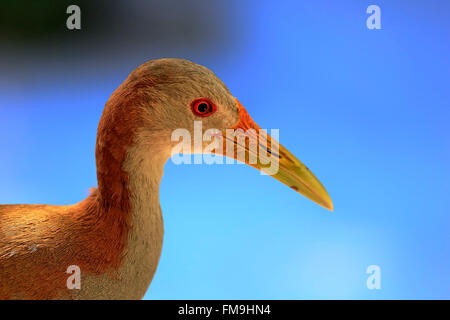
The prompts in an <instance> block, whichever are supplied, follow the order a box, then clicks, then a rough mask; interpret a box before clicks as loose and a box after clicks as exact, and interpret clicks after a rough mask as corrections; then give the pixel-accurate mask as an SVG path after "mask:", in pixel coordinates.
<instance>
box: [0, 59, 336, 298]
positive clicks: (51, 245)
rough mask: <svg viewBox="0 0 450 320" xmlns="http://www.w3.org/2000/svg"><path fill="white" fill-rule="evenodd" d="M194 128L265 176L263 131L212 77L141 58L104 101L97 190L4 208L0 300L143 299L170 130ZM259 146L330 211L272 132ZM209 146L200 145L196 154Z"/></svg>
mask: <svg viewBox="0 0 450 320" xmlns="http://www.w3.org/2000/svg"><path fill="white" fill-rule="evenodd" d="M195 122H200V123H201V125H202V130H203V131H202V132H206V131H207V130H208V129H211V130H212V131H213V132H216V134H215V136H216V137H217V139H218V141H219V142H218V144H217V145H221V146H225V145H226V143H229V144H230V141H231V145H232V146H235V147H238V146H239V145H240V146H241V149H240V150H241V151H242V150H243V151H242V152H243V154H244V156H246V157H245V158H244V159H242V158H240V159H239V154H238V153H239V152H237V151H236V152H235V151H233V152H232V153H231V154H229V153H226V152H225V151H220V148H217V149H214V150H211V152H210V153H212V154H214V153H216V154H217V155H218V156H220V155H224V156H226V157H227V156H228V157H231V158H235V159H237V160H241V161H242V162H245V163H247V164H249V165H251V166H253V167H255V168H256V169H258V170H262V171H268V165H267V162H266V163H263V162H264V161H262V160H259V159H258V160H257V161H256V162H255V161H253V162H251V161H250V160H249V159H250V154H251V153H252V152H253V154H254V153H255V152H254V149H251V148H250V147H249V146H250V142H249V141H255V140H254V139H258V138H259V137H260V136H261V135H262V134H261V133H260V132H261V130H260V127H259V126H258V125H257V124H256V123H255V121H253V119H252V118H251V117H250V115H249V114H248V112H247V111H246V109H245V108H244V107H243V106H242V104H241V103H240V102H239V100H237V99H236V98H235V97H234V96H233V95H232V94H231V92H230V91H229V89H228V88H227V87H226V85H225V84H224V83H223V82H222V81H221V80H220V79H219V78H218V76H216V75H215V74H214V73H213V72H212V71H211V70H210V69H208V68H206V67H204V66H202V65H199V64H196V63H194V62H191V61H188V60H184V59H178V58H161V59H155V60H150V61H147V62H145V63H144V64H142V65H140V66H139V67H137V68H136V69H134V70H133V71H132V72H131V73H130V74H129V75H128V77H127V78H126V79H125V80H124V82H123V83H122V84H120V86H119V87H118V88H117V89H116V90H115V91H114V92H113V93H112V94H111V96H110V97H109V99H108V100H107V102H106V103H105V106H104V109H103V112H102V115H101V118H100V121H99V125H98V130H97V139H96V145H95V159H96V169H97V187H96V188H92V189H91V190H90V193H89V195H88V196H87V197H86V198H85V199H83V200H81V201H80V202H78V203H76V204H73V205H31V204H7V205H0V299H37V300H44V299H45V300H47V299H55V300H60V299H61V300H62V299H64V300H65V299H80V300H90V299H127V300H128V299H130V300H131V299H142V298H143V296H144V294H145V293H146V292H147V289H148V288H149V286H150V283H151V281H152V279H153V276H154V274H155V271H156V269H157V266H158V262H159V258H160V255H161V251H162V244H163V234H164V225H163V216H162V212H161V208H160V204H159V185H160V182H161V179H162V176H163V169H164V165H165V163H166V162H167V161H168V160H169V159H170V158H171V157H172V156H173V154H172V149H173V148H174V147H175V146H176V145H177V142H179V141H174V140H173V138H172V133H173V132H174V131H175V130H177V129H180V128H183V129H184V130H187V131H188V132H190V133H194V129H195ZM229 129H231V130H239V129H241V130H242V131H244V130H247V131H250V129H254V132H253V133H252V134H251V135H249V137H250V138H248V139H246V140H245V141H244V142H243V143H242V141H241V143H240V144H239V142H238V140H239V139H238V138H236V139H235V138H232V139H229V138H227V137H226V135H225V132H226V131H227V130H229ZM217 132H220V133H221V134H217ZM220 138H221V140H220ZM251 139H253V140H251ZM261 141H262V142H258V148H259V150H263V151H265V152H266V153H265V154H266V155H269V156H276V159H278V161H279V168H278V170H277V172H274V173H271V174H270V175H271V176H272V177H274V178H275V179H277V180H279V181H280V182H282V183H284V184H286V185H287V186H289V187H290V188H292V189H293V190H295V191H296V192H298V193H300V194H302V195H304V196H306V197H307V198H309V199H311V200H312V201H314V202H316V203H317V204H319V205H321V206H323V207H324V208H326V209H329V210H331V211H333V203H332V201H331V198H330V196H329V194H328V193H327V191H326V189H325V188H324V187H323V185H322V184H321V183H320V181H319V180H318V179H317V178H316V177H315V176H314V175H313V173H312V172H311V171H310V170H309V169H308V168H307V167H306V166H305V165H304V164H303V163H302V162H300V160H298V159H297V158H296V157H295V156H294V155H292V154H291V153H290V152H289V151H288V150H287V149H286V148H285V147H283V146H282V145H281V144H278V142H277V141H276V140H275V139H272V138H271V137H270V136H269V135H267V136H266V138H265V139H261ZM197 147H198V146H197ZM206 147H207V143H206V142H202V143H201V146H200V151H199V152H200V153H207V151H208V150H206ZM252 150H253V151H252ZM241 155H242V153H241ZM263 158H264V157H262V158H261V159H263ZM266 160H267V156H266ZM71 268H72V269H71ZM73 268H76V270H79V277H80V279H79V286H76V287H73V286H72V287H71V286H70V284H74V283H75V282H76V281H75V280H73V279H69V278H70V277H72V276H73V275H75V272H76V270H75V269H73ZM71 270H75V271H73V272H72V271H71ZM69 280H70V281H69Z"/></svg>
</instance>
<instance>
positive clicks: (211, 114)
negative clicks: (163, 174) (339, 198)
mask: <svg viewBox="0 0 450 320" xmlns="http://www.w3.org/2000/svg"><path fill="white" fill-rule="evenodd" d="M110 100H115V101H116V102H117V101H118V103H116V107H117V106H120V105H121V103H120V101H126V104H127V106H130V105H132V108H133V109H131V110H126V111H125V112H124V113H123V114H122V115H121V117H122V118H128V119H130V121H134V122H137V123H134V127H136V128H137V130H139V131H140V133H139V134H138V136H139V137H140V138H139V139H140V140H141V141H142V140H152V148H153V150H155V151H157V152H161V153H165V152H166V151H168V150H172V151H173V150H175V149H176V152H178V153H213V154H220V155H224V156H227V157H230V158H234V159H236V160H238V161H241V162H245V163H247V164H249V165H251V166H253V167H254V168H256V169H258V170H261V171H262V172H265V173H266V174H269V175H271V176H272V177H273V178H275V179H277V180H279V181H281V182H282V183H284V184H286V185H287V186H289V187H290V188H292V189H293V190H295V191H297V192H298V193H300V194H302V195H304V196H306V197H307V198H309V199H311V200H312V201H314V202H316V203H318V204H319V205H321V206H323V207H325V208H327V209H329V210H333V204H332V201H331V199H330V196H329V195H328V193H327V191H326V190H325V188H324V187H323V186H322V184H321V183H320V181H319V180H318V179H317V178H316V177H315V176H314V175H313V173H312V172H311V171H310V170H309V169H308V168H307V167H306V166H305V165H304V164H303V163H302V162H300V161H299V160H298V159H297V158H296V157H295V156H294V155H292V154H291V153H290V152H289V151H288V150H287V149H286V148H285V147H283V146H282V145H281V144H279V143H278V141H276V139H272V137H270V136H269V135H268V134H266V133H265V131H263V130H261V129H260V127H259V126H258V125H257V124H256V123H255V122H254V121H253V120H252V118H251V117H250V115H249V114H248V113H247V111H246V109H245V108H244V107H243V106H242V105H241V103H240V102H239V101H238V100H237V99H236V98H235V97H234V96H233V95H232V94H231V92H230V91H229V90H228V88H227V87H226V86H225V84H224V83H223V82H222V81H221V80H220V79H219V78H218V77H217V76H216V75H215V74H214V73H213V72H212V71H210V70H209V69H207V68H206V67H203V66H201V65H198V64H195V63H193V62H190V61H187V60H182V59H158V60H152V61H149V62H147V63H145V64H143V65H141V66H140V67H138V68H137V69H136V70H134V71H133V72H132V73H131V74H130V75H129V76H128V78H127V79H126V80H125V82H124V83H123V84H122V85H121V87H119V89H118V90H116V92H115V93H113V95H112V99H110ZM135 113H137V114H139V116H138V117H133V116H132V115H133V114H135ZM104 126H107V121H105V124H104ZM185 133H187V134H188V135H189V136H190V137H191V139H189V141H188V142H187V145H186V141H183V143H184V147H182V148H180V147H179V146H180V137H181V136H183V134H185ZM144 143H145V142H144ZM158 146H159V149H158ZM172 154H173V152H172ZM274 162H276V165H274Z"/></svg>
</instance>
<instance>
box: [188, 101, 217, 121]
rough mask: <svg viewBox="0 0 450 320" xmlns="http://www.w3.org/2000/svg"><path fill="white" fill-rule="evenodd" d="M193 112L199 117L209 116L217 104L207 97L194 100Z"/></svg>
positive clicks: (192, 104)
mask: <svg viewBox="0 0 450 320" xmlns="http://www.w3.org/2000/svg"><path fill="white" fill-rule="evenodd" d="M191 107H192V112H193V113H194V114H195V115H196V116H198V117H207V116H210V115H211V114H213V113H214V112H215V111H216V106H215V105H214V104H213V103H212V102H211V101H209V100H208V99H206V98H200V99H196V100H194V101H192V103H191Z"/></svg>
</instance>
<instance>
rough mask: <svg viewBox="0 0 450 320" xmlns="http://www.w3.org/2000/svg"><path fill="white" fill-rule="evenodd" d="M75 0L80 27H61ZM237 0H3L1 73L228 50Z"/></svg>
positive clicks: (233, 33) (232, 39) (233, 36)
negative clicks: (79, 13)
mask: <svg viewBox="0 0 450 320" xmlns="http://www.w3.org/2000/svg"><path fill="white" fill-rule="evenodd" d="M72 4H75V5H78V6H79V7H80V8H81V30H68V29H67V27H66V19H67V18H68V17H69V14H67V13H66V9H67V7H68V6H69V5H72ZM236 5H237V3H234V2H231V1H230V2H229V1H206V0H188V1H180V0H159V1H158V0H146V1H145V0H117V1H106V0H90V1H89V0H77V1H74V0H39V1H36V0H34V1H31V0H25V1H23V0H22V1H18V0H2V1H1V2H0V68H2V70H3V72H2V73H3V75H5V74H7V73H13V72H5V71H7V70H9V71H17V72H19V73H20V71H23V72H25V73H29V72H30V71H31V70H30V69H36V68H37V69H39V66H42V65H47V64H50V66H52V67H53V68H62V67H63V66H64V64H65V63H67V62H70V63H71V65H72V66H74V65H79V67H80V68H108V67H109V66H111V65H114V64H117V63H121V61H125V60H128V61H133V62H134V61H136V63H137V64H139V63H142V62H144V61H146V60H149V59H152V58H156V57H159V56H179V57H180V56H184V55H187V57H186V58H190V57H191V56H195V55H197V54H200V55H202V54H206V55H209V56H211V55H214V54H219V55H220V54H224V53H225V52H227V50H228V51H232V44H233V43H235V42H236V35H237V34H239V33H238V32H236V25H235V23H234V22H233V12H236V10H237V8H236V7H235V6H236ZM71 69H73V68H71ZM1 77H2V76H1V75H0V78H1ZM3 80H4V79H3ZM2 82H3V81H2Z"/></svg>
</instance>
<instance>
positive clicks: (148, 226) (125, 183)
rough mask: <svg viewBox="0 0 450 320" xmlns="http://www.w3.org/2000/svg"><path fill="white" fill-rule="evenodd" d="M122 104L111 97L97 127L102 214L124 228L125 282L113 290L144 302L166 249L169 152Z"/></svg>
mask: <svg viewBox="0 0 450 320" xmlns="http://www.w3.org/2000/svg"><path fill="white" fill-rule="evenodd" d="M120 102H121V100H120V99H119V100H118V98H117V96H116V97H115V96H114V94H113V96H112V97H111V98H110V100H109V101H108V103H107V105H106V106H105V110H104V112H103V115H102V118H101V120H100V124H99V129H98V134H97V144H96V160H97V178H98V196H99V200H100V201H99V203H100V204H101V206H102V208H103V209H102V211H104V212H105V214H106V215H108V214H114V215H116V217H114V219H117V221H120V223H122V224H123V225H124V226H123V228H122V230H123V233H125V235H122V236H123V244H122V245H121V246H120V247H121V249H120V250H121V253H120V256H121V257H122V258H121V263H120V267H119V269H118V270H117V273H118V276H119V278H120V279H121V281H120V283H117V284H116V285H117V286H119V287H117V288H112V289H111V292H122V293H123V294H124V295H125V296H128V297H130V296H132V297H135V298H142V296H143V295H144V294H145V292H146V290H147V288H148V286H149V285H150V282H151V280H152V278H153V275H154V273H155V271H156V267H157V265H158V261H159V257H160V254H161V250H162V242H163V233H164V227H163V219H162V213H161V210H160V206H159V185H160V182H161V178H162V175H163V169H164V164H165V163H166V161H167V160H168V159H169V157H170V152H167V150H165V149H164V148H165V147H163V146H161V144H158V139H157V137H152V136H151V133H149V132H151V130H150V131H145V132H144V131H142V130H139V129H138V128H137V126H138V125H139V121H140V120H139V115H138V114H136V113H134V111H133V110H131V111H130V108H121V107H120ZM112 103H115V104H116V105H115V106H114V105H112ZM135 126H136V127H135ZM153 142H154V143H153ZM110 219H111V217H110ZM106 232H108V231H107V230H106ZM117 236H121V235H117Z"/></svg>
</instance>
